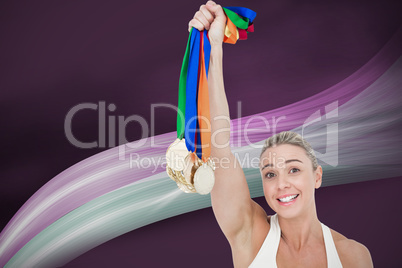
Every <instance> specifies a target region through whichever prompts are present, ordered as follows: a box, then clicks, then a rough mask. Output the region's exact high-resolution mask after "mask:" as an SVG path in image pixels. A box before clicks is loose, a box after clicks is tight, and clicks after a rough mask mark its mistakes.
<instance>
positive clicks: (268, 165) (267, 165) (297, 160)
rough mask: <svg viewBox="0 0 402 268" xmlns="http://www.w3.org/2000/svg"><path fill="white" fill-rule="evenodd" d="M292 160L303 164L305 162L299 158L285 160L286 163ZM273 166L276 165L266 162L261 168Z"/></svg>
mask: <svg viewBox="0 0 402 268" xmlns="http://www.w3.org/2000/svg"><path fill="white" fill-rule="evenodd" d="M290 162H300V163H302V164H303V162H302V161H300V160H299V159H289V160H286V161H285V164H287V163H290ZM273 166H274V165H273V164H266V165H265V166H263V167H262V168H261V170H263V169H264V168H266V167H273Z"/></svg>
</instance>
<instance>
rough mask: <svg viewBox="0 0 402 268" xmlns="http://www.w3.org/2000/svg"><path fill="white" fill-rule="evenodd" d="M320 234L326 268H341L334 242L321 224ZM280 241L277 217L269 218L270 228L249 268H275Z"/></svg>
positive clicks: (329, 232) (327, 230) (326, 228)
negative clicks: (321, 235) (322, 238)
mask: <svg viewBox="0 0 402 268" xmlns="http://www.w3.org/2000/svg"><path fill="white" fill-rule="evenodd" d="M321 227H322V232H323V234H324V243H325V251H326V252H327V263H328V268H342V263H341V260H340V259H339V256H338V252H337V251H336V247H335V243H334V240H333V239H332V234H331V231H330V230H329V228H328V227H327V226H326V225H324V224H323V223H321ZM280 240H281V227H280V226H279V222H278V215H277V214H275V215H273V216H271V228H270V230H269V232H268V235H267V237H266V238H265V240H264V243H263V244H262V246H261V248H260V250H259V251H258V254H257V256H256V257H255V259H254V260H253V262H252V263H251V264H250V266H249V268H263V267H270V268H271V267H272V268H277V267H278V266H277V265H276V253H277V251H278V247H279V242H280Z"/></svg>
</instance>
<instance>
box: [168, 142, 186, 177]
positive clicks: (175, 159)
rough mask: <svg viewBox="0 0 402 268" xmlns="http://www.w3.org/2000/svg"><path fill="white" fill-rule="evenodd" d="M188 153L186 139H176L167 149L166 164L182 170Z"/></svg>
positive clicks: (176, 169)
mask: <svg viewBox="0 0 402 268" xmlns="http://www.w3.org/2000/svg"><path fill="white" fill-rule="evenodd" d="M187 154H188V151H187V147H186V144H185V141H184V139H182V140H180V139H176V140H175V141H174V142H173V143H172V144H171V145H170V146H169V148H168V150H167V151H166V165H168V166H169V167H170V168H171V169H173V170H175V171H182V170H183V169H184V166H185V163H184V160H185V158H186V156H187Z"/></svg>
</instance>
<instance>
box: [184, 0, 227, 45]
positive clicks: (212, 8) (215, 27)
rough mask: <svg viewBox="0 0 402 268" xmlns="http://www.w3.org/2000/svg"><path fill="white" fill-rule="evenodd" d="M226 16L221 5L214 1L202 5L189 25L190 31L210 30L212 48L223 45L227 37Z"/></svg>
mask: <svg viewBox="0 0 402 268" xmlns="http://www.w3.org/2000/svg"><path fill="white" fill-rule="evenodd" d="M225 26H226V15H225V13H224V12H223V9H222V7H221V6H220V5H217V4H216V3H215V2H214V1H208V2H207V3H206V5H202V6H201V7H200V10H199V11H197V12H196V13H195V15H194V18H193V19H192V20H190V22H189V23H188V31H190V30H191V27H194V28H196V29H198V30H199V31H203V30H204V29H205V30H208V37H209V41H210V43H211V45H212V46H214V45H222V42H223V37H224V35H225Z"/></svg>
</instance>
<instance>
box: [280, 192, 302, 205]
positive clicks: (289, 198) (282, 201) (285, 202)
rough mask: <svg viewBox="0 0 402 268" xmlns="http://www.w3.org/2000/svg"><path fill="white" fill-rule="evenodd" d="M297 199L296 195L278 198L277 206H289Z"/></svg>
mask: <svg viewBox="0 0 402 268" xmlns="http://www.w3.org/2000/svg"><path fill="white" fill-rule="evenodd" d="M297 197H299V195H298V194H288V195H282V196H280V197H279V198H278V199H277V200H278V201H279V204H281V205H284V206H289V205H291V204H293V203H294V202H296V199H297Z"/></svg>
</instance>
